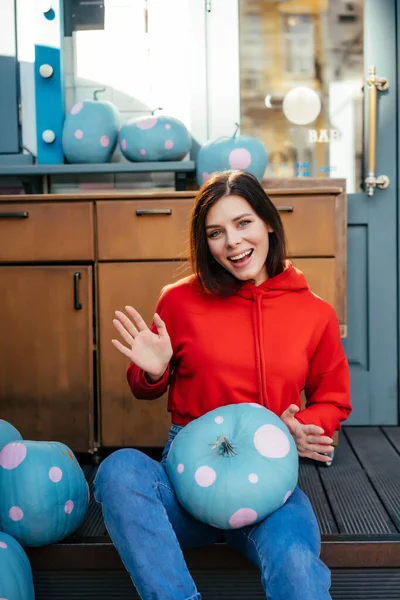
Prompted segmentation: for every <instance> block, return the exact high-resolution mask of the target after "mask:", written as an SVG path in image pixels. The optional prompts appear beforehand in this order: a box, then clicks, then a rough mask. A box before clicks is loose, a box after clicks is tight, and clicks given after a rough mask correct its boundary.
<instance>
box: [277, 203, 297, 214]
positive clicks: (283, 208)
mask: <svg viewBox="0 0 400 600" xmlns="http://www.w3.org/2000/svg"><path fill="white" fill-rule="evenodd" d="M276 210H277V211H279V212H293V210H294V208H293V206H292V205H291V204H284V205H281V206H279V205H278V206H277V207H276Z"/></svg>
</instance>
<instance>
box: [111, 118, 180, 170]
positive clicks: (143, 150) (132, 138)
mask: <svg viewBox="0 0 400 600" xmlns="http://www.w3.org/2000/svg"><path fill="white" fill-rule="evenodd" d="M119 145H120V148H121V152H122V154H123V155H124V156H125V158H127V159H128V160H130V161H134V162H149V161H170V160H182V158H184V156H185V155H186V154H187V153H188V152H189V150H190V148H191V146H192V140H191V137H190V134H189V132H188V130H187V129H186V127H185V125H184V124H183V123H182V121H179V119H175V118H174V117H169V116H166V115H154V114H152V115H149V116H147V117H138V118H133V119H130V120H129V121H127V122H126V123H125V124H124V125H122V127H121V129H120V132H119Z"/></svg>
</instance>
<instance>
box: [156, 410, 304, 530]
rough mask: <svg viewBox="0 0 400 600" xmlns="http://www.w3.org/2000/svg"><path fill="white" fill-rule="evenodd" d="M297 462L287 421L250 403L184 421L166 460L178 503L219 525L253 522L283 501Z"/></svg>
mask: <svg viewBox="0 0 400 600" xmlns="http://www.w3.org/2000/svg"><path fill="white" fill-rule="evenodd" d="M298 465H299V460H298V454H297V448H296V444H295V442H294V440H293V437H292V435H291V434H290V432H289V430H288V428H287V427H286V425H285V424H284V423H283V422H282V421H281V419H280V418H279V417H278V416H277V415H275V414H274V413H272V412H271V411H269V410H267V409H266V408H264V407H263V406H261V405H259V404H252V403H244V404H230V405H227V406H223V407H221V408H217V409H215V410H213V411H210V412H208V413H207V414H205V415H203V416H202V417H200V418H198V419H196V420H195V421H192V422H191V423H189V424H188V425H186V426H185V427H184V428H183V429H181V431H179V433H178V434H177V436H176V437H175V439H174V441H173V443H172V446H171V447H170V450H169V453H168V457H167V462H166V468H167V472H168V475H169V478H170V480H171V482H172V485H173V487H174V489H175V492H176V494H177V497H178V500H179V502H180V503H181V505H182V506H183V507H184V508H185V509H186V510H187V511H188V512H189V513H191V514H192V515H193V516H194V517H195V518H196V519H198V520H200V521H203V522H204V523H208V524H209V525H213V526H215V527H219V528H220V529H235V528H238V527H243V526H245V525H251V524H254V523H257V522H258V521H261V520H262V519H264V518H265V517H267V516H268V515H269V514H271V513H272V512H274V511H275V510H277V509H278V508H280V507H281V506H283V505H284V504H285V502H286V501H287V500H288V498H289V497H290V495H291V494H292V492H293V491H294V489H295V487H296V485H297V479H298Z"/></svg>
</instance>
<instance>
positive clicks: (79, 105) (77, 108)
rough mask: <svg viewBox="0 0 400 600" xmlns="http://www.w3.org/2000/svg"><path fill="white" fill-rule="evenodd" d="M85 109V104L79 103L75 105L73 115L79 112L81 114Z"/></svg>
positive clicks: (72, 109)
mask: <svg viewBox="0 0 400 600" xmlns="http://www.w3.org/2000/svg"><path fill="white" fill-rule="evenodd" d="M82 108H83V102H77V103H76V104H74V106H73V107H72V108H71V111H70V112H71V115H77V114H78V112H80V111H81V110H82Z"/></svg>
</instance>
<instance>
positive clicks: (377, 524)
mask: <svg viewBox="0 0 400 600" xmlns="http://www.w3.org/2000/svg"><path fill="white" fill-rule="evenodd" d="M83 468H84V470H85V474H86V477H87V479H88V481H89V484H90V488H91V492H93V479H94V475H95V473H96V469H97V467H96V466H95V465H83ZM299 485H300V487H301V488H302V489H303V490H304V492H305V493H306V494H307V495H308V496H309V498H310V500H311V502H312V504H313V507H314V510H315V513H316V515H317V518H318V521H319V524H320V528H321V533H322V540H323V547H322V558H323V560H324V561H325V562H326V564H328V566H329V567H330V568H331V570H332V598H333V600H339V599H340V600H353V599H354V600H358V599H360V600H361V599H363V600H364V599H365V600H380V599H382V600H383V599H385V600H393V599H397V600H400V427H347V428H345V429H344V430H343V432H342V433H341V434H340V443H339V447H338V449H337V451H336V455H335V459H334V462H333V465H332V466H331V467H326V466H324V465H321V466H318V465H317V464H316V463H314V462H311V461H302V462H301V465H300V480H299ZM28 554H29V557H30V559H31V563H32V567H33V570H34V577H35V586H36V600H48V599H50V598H57V600H72V599H75V600H77V599H81V598H82V600H83V599H85V598H88V599H92V598H93V599H94V598H96V600H103V599H104V600H105V599H107V600H112V599H114V598H115V599H118V600H125V599H129V598H131V599H132V600H134V599H138V596H137V595H136V594H135V592H134V591H133V588H132V585H131V582H130V580H129V577H128V576H127V574H126V572H125V570H124V568H123V565H122V563H121V561H120V559H119V557H118V554H117V553H116V551H115V548H114V547H113V545H112V543H111V541H110V539H109V538H108V536H107V532H106V530H105V527H104V523H103V520H102V516H101V511H100V509H99V507H98V506H97V505H96V503H95V502H94V500H93V497H92V500H91V503H90V507H89V513H88V517H87V519H86V521H85V523H84V524H83V526H82V527H81V529H80V530H79V531H78V532H77V533H76V534H75V535H74V536H73V537H72V538H69V539H68V540H65V541H64V542H62V543H60V544H55V545H53V546H48V547H45V548H35V549H33V548H32V549H30V550H28ZM186 558H187V562H188V566H189V568H190V570H191V572H192V574H193V577H194V578H195V580H196V582H197V584H198V587H199V589H200V590H201V591H202V592H203V595H204V600H222V599H227V598H229V599H230V600H236V599H237V600H239V599H240V600H261V599H262V598H264V595H263V592H262V590H261V586H260V582H259V576H258V572H257V571H256V570H255V569H254V567H252V565H250V564H249V563H248V562H247V561H245V560H244V559H242V557H241V556H240V555H238V554H237V553H236V552H235V551H233V550H232V549H230V548H228V547H226V546H225V545H224V544H218V545H215V546H213V547H212V548H206V549H200V550H195V551H190V552H187V553H186ZM307 600H319V599H307Z"/></svg>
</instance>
